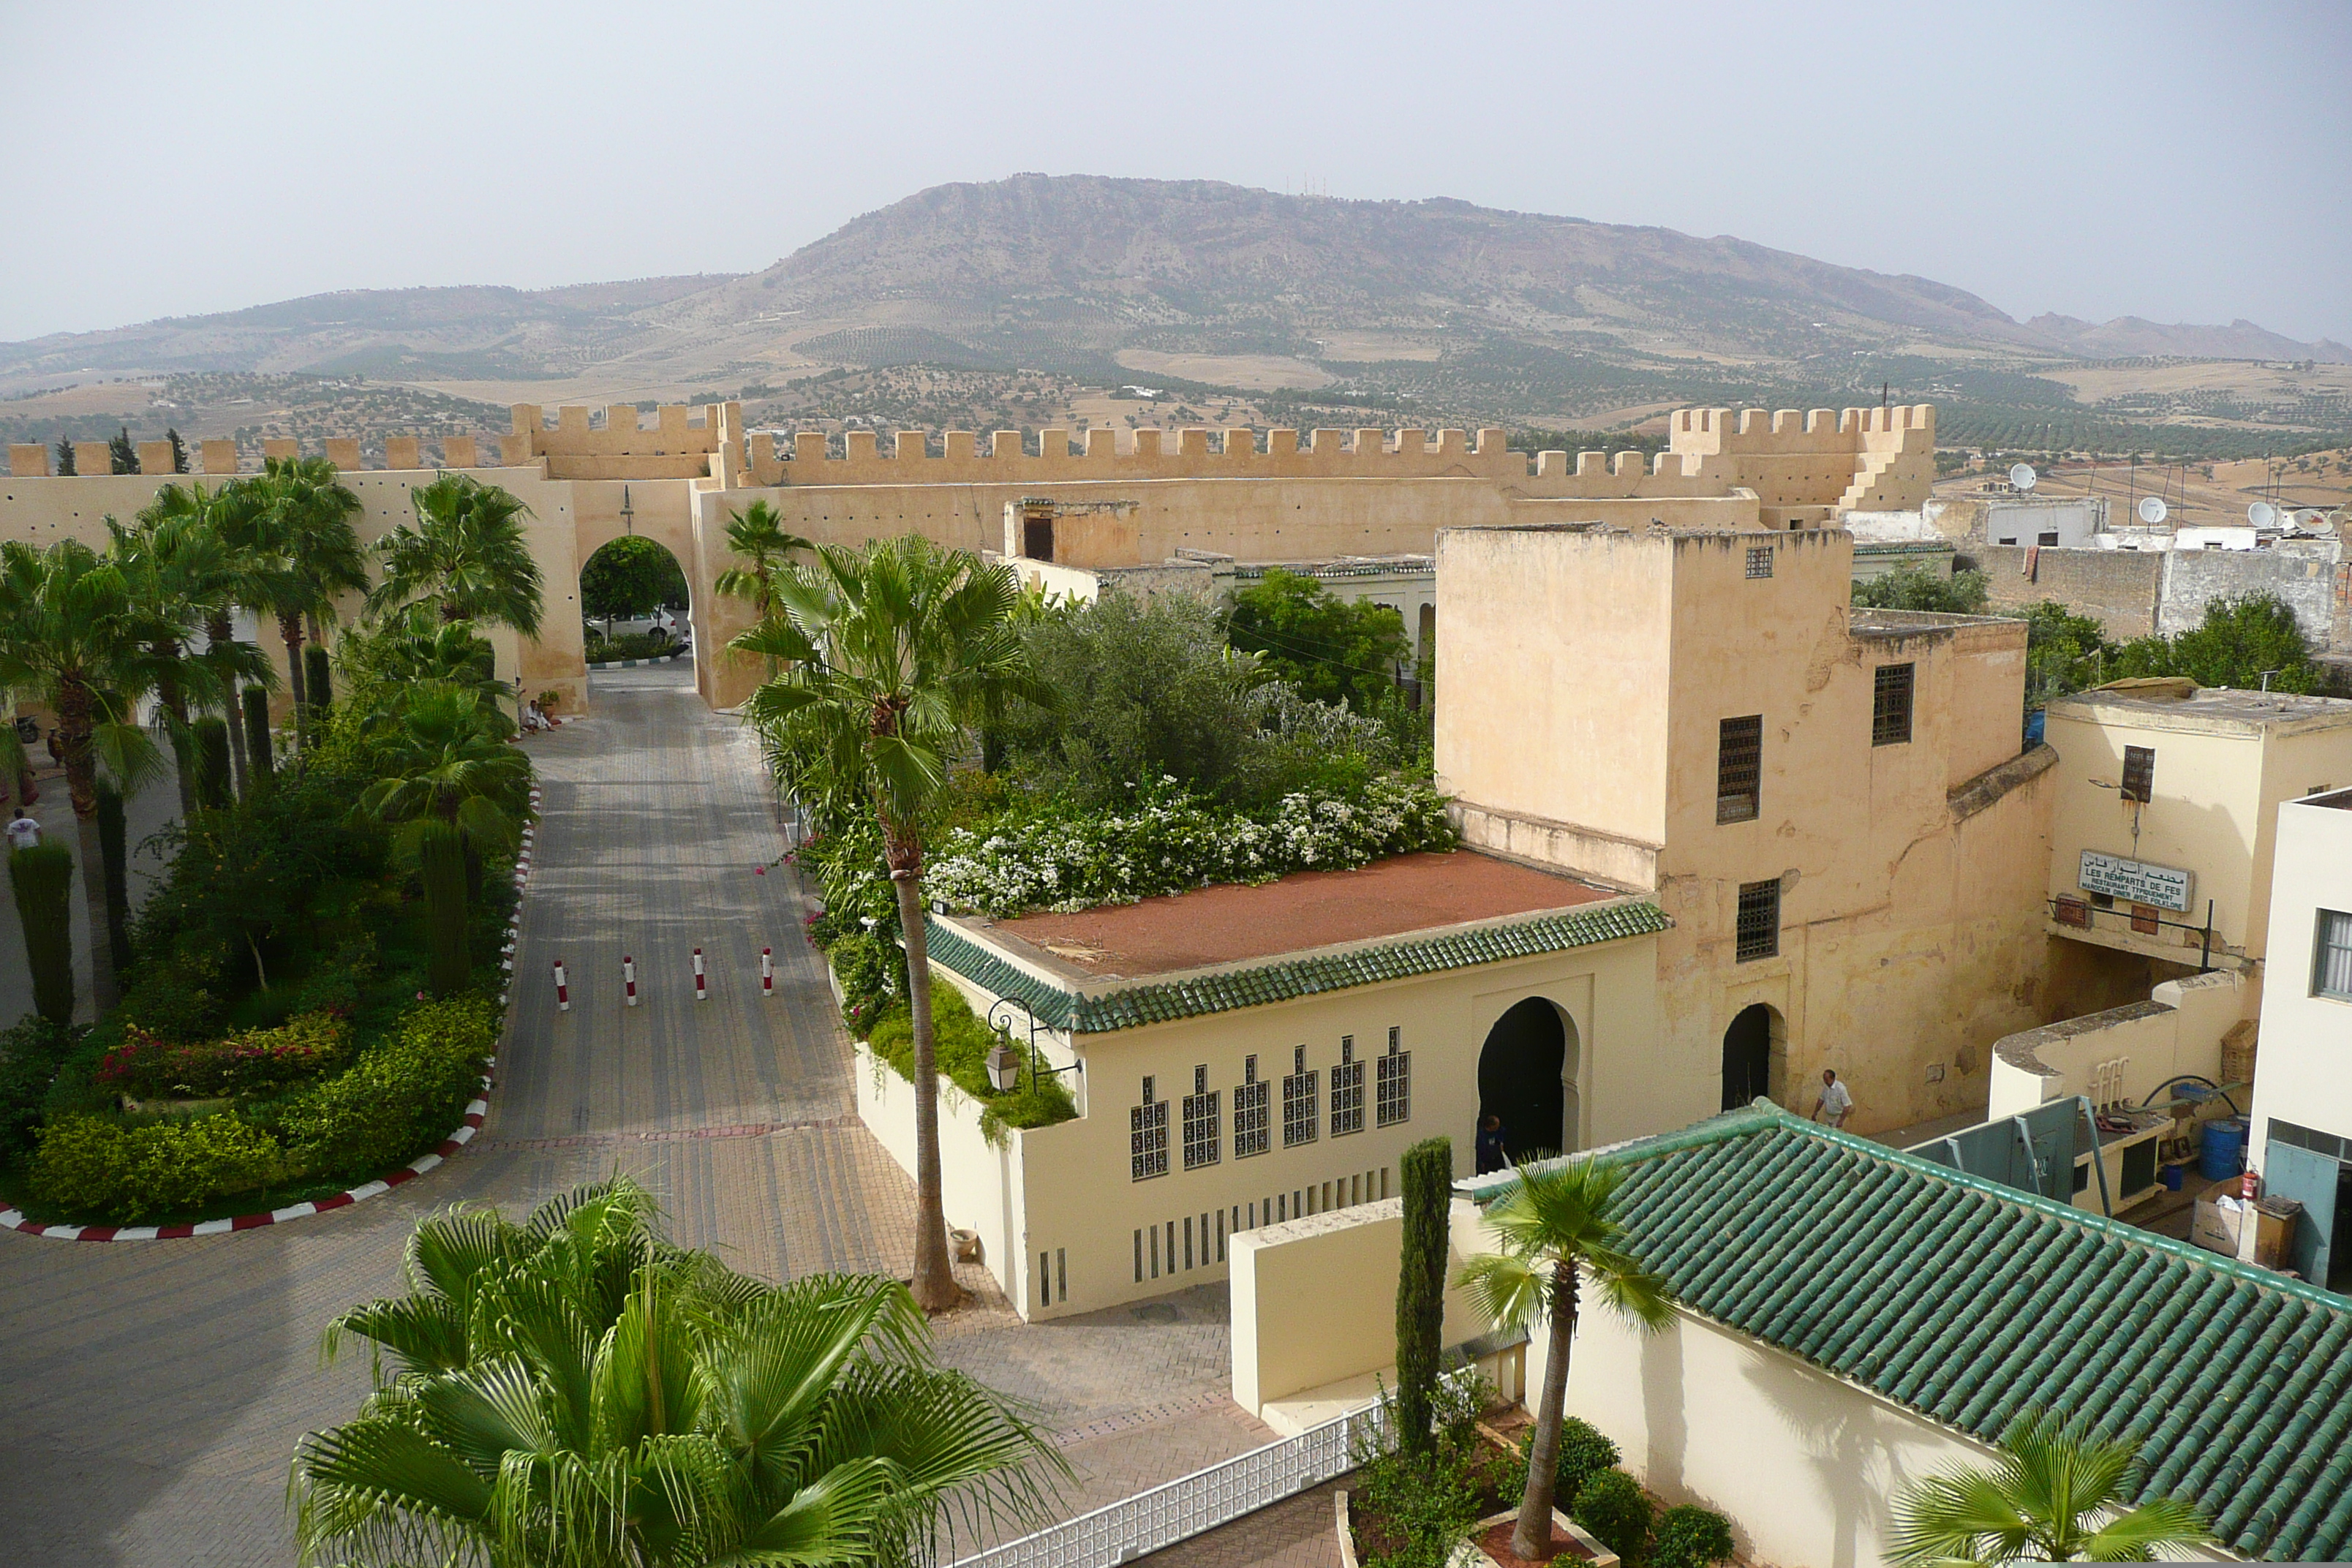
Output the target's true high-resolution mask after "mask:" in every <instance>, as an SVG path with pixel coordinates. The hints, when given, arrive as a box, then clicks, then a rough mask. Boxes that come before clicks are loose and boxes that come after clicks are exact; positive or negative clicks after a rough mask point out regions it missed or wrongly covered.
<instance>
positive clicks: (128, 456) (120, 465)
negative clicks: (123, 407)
mask: <svg viewBox="0 0 2352 1568" xmlns="http://www.w3.org/2000/svg"><path fill="white" fill-rule="evenodd" d="M106 456H107V458H108V460H109V461H110V462H111V463H112V464H113V465H114V471H115V472H116V473H118V474H135V473H137V472H138V471H139V448H138V447H134V446H132V445H131V426H128V425H125V426H122V427H121V429H119V430H117V431H116V432H115V433H114V436H113V437H112V439H110V440H109V441H108V442H107V443H106Z"/></svg>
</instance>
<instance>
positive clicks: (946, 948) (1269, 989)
mask: <svg viewBox="0 0 2352 1568" xmlns="http://www.w3.org/2000/svg"><path fill="white" fill-rule="evenodd" d="M1666 925H1667V921H1666V917H1665V914H1664V911H1662V910H1660V909H1659V908H1658V907H1657V906H1656V905H1655V904H1650V903H1633V902H1629V903H1614V904H1608V905H1604V906H1601V907H1597V908H1593V909H1585V910H1569V911H1567V912H1566V913H1563V914H1556V915H1542V916H1539V917H1538V918H1537V919H1534V920H1528V921H1512V922H1510V923H1508V924H1506V925H1494V926H1479V927H1475V928H1473V929H1471V930H1468V931H1450V932H1448V933H1446V934H1445V935H1443V936H1430V937H1416V938H1407V939H1406V940H1404V941H1402V942H1383V943H1381V944H1380V945H1378V946H1374V947H1362V948H1357V949H1354V950H1352V951H1350V952H1337V953H1328V954H1323V955H1320V956H1318V957H1312V958H1297V959H1290V960H1286V961H1285V962H1282V963H1266V964H1260V965H1258V966H1256V967H1255V968H1249V969H1229V970H1220V971H1218V972H1217V973H1213V974H1202V975H1197V976H1194V977H1192V978H1191V979H1187V980H1168V981H1144V982H1139V983H1138V984H1131V985H1123V986H1121V987H1120V988H1119V989H1118V990H1115V991H1110V992H1107V993H1103V994H1095V995H1086V994H1080V993H1078V992H1076V991H1072V990H1068V989H1066V988H1065V987H1063V986H1060V985H1057V984H1054V983H1053V982H1052V981H1049V980H1043V979H1040V978H1039V977H1037V976H1036V975H1034V974H1032V973H1030V972H1029V971H1027V970H1025V969H1022V968H1019V967H1017V966H1015V965H1013V964H1011V963H1006V962H1005V961H1004V960H1003V959H1002V958H999V957H998V956H997V955H996V954H994V953H993V952H990V951H989V950H988V949H987V948H986V947H984V946H982V944H980V943H978V942H973V941H971V939H969V938H968V937H966V936H964V935H963V934H962V933H961V931H956V930H954V929H953V928H951V927H949V926H946V925H943V924H941V923H940V921H936V920H929V919H926V920H925V921H924V922H923V926H924V931H925V937H926V941H927V942H928V943H929V950H930V955H931V957H932V959H933V960H934V961H936V962H937V963H940V964H942V965H944V966H945V967H947V968H949V969H952V970H954V971H955V972H956V973H958V974H961V975H962V976H963V977H964V978H965V979H966V980H969V981H971V983H972V984H975V985H978V986H981V987H982V989H984V990H987V991H990V992H992V993H994V994H997V995H999V996H1014V997H1018V998H1019V999H1020V1000H1021V1001H1022V1002H1023V1003H1024V1004H1026V1005H1028V1006H1029V1008H1030V1009H1031V1010H1032V1011H1033V1012H1034V1013H1035V1014H1036V1016H1037V1018H1038V1020H1039V1021H1040V1022H1042V1023H1044V1024H1046V1025H1049V1026H1052V1027H1054V1028H1056V1029H1076V1030H1079V1031H1081V1032H1083V1033H1087V1034H1106V1033H1108V1032H1109V1031H1111V1030H1114V1029H1133V1028H1138V1027H1140V1026H1143V1025H1146V1024H1165V1023H1169V1022H1171V1021H1172V1020H1174V1019H1178V1018H1192V1017H1198V1016H1201V1015H1202V1014H1205V1013H1224V1012H1230V1011H1232V1010H1233V1009H1234V1008H1236V1007H1255V1006H1261V1005H1265V1004H1266V1003H1269V1002H1286V1001H1289V1000H1291V999H1292V998H1293V997H1297V996H1313V995H1317V994H1320V993H1322V992H1326V991H1344V990H1346V989H1348V988H1349V987H1350V986H1354V985H1372V984H1379V983H1380V982H1381V981H1384V980H1401V979H1403V978H1405V977H1406V976H1408V975H1413V974H1431V973H1437V972H1439V971H1442V970H1447V969H1464V968H1467V967H1469V966H1470V965H1472V964H1476V963H1499V962H1500V961H1502V960H1504V959H1507V958H1528V957H1532V956H1534V955H1536V954H1538V953H1545V952H1566V951H1567V950H1569V949H1570V948H1575V947H1590V946H1591V945H1593V944H1594V943H1596V942H1615V941H1618V940H1619V939H1620V938H1622V937H1629V936H1648V935H1651V934H1653V933H1654V932H1657V931H1664V930H1665V929H1666Z"/></svg>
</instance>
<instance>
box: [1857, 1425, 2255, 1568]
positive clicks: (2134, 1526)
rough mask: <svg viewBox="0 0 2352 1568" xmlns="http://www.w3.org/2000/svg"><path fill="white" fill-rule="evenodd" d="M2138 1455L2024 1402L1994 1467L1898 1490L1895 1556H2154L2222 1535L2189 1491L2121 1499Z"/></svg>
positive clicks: (2034, 1559) (2015, 1559) (2000, 1559)
mask: <svg viewBox="0 0 2352 1568" xmlns="http://www.w3.org/2000/svg"><path fill="white" fill-rule="evenodd" d="M2138 1462H2139V1446H2138V1445H2137V1444H2136V1443H2127V1442H2126V1443H2108V1442H2100V1441H2098V1440H2097V1439H2095V1438H2093V1437H2090V1436H2087V1435H2086V1434H2085V1433H2084V1432H2083V1431H2082V1430H2081V1429H2080V1428H2079V1427H2073V1428H2070V1427H2068V1426H2065V1425H2064V1424H2063V1423H2062V1422H2061V1421H2060V1420H2059V1418H2058V1416H2057V1415H2055V1414H2043V1413H2042V1412H2040V1411H2037V1410H2032V1409H2026V1410H2023V1411H2021V1412H2019V1413H2018V1415H2017V1416H2016V1418H2015V1419H2013V1420H2012V1421H2011V1422H2010V1424H2009V1430H2008V1431H2006V1432H2004V1433H2002V1434H2001V1439H2000V1459H1999V1460H1998V1461H1997V1462H1995V1463H1994V1464H1993V1465H1992V1466H1991V1467H1990V1468H1986V1469H1967V1470H1955V1471H1952V1472H1949V1473H1948V1474H1946V1475H1941V1476H1929V1477H1928V1478H1927V1479H1925V1480H1920V1481H1914V1482H1912V1483H1911V1484H1910V1485H1909V1486H1907V1487H1906V1488H1905V1489H1903V1491H1902V1492H1901V1493H1900V1494H1899V1495H1898V1496H1897V1497H1896V1499H1895V1543H1894V1544H1895V1561H1897V1562H1899V1563H2147V1562H2150V1561H2153V1560H2154V1557H2155V1554H2156V1552H2158V1550H2159V1549H2165V1548H2176V1549H2177V1548H2196V1547H2210V1546H2215V1545H2219V1544H2220V1542H2217V1541H2216V1540H2215V1539H2214V1537H2213V1535H2212V1532H2211V1531H2209V1530H2208V1529H2207V1528H2206V1526H2205V1518H2204V1515H2203V1514H2202V1513H2200V1511H2199V1510H2198V1508H2197V1505H2196V1504H2195V1503H2192V1502H2190V1501H2189V1500H2187V1499H2186V1498H2174V1497H2166V1498H2156V1499H2153V1500H2150V1501H2147V1502H2144V1503H2142V1504H2140V1505H2139V1506H2138V1507H2137V1508H2134V1509H2126V1508H2125V1507H2124V1503H2125V1500H2126V1483H2127V1482H2129V1481H2130V1480H2131V1479H2132V1477H2133V1472H2134V1470H2135V1469H2136V1468H2137V1466H2138Z"/></svg>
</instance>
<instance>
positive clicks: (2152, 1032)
mask: <svg viewBox="0 0 2352 1568" xmlns="http://www.w3.org/2000/svg"><path fill="white" fill-rule="evenodd" d="M2148 1000H2149V1002H2152V1003H2154V1004H2156V1005H2157V1007H2158V1008H2160V1009H2162V1011H2151V1010H2149V1009H2148V1008H2147V1007H2146V1006H2144V1005H2143V1006H2139V1007H2118V1008H2114V1009H2112V1010H2111V1011H2110V1012H2109V1013H2106V1014H2098V1013H2095V1014H2092V1015H2090V1016H2089V1017H2088V1018H2083V1019H2070V1020H2068V1021H2067V1022H2066V1023H2064V1024H2054V1025H2052V1026H2048V1027H2046V1028H2041V1029H2027V1030H2025V1031H2023V1032H2022V1033H2021V1034H2015V1035H2011V1036H2010V1037H2007V1038H2006V1039H2003V1040H2001V1041H2000V1043H1999V1044H1997V1045H1995V1046H1994V1047H1993V1059H1992V1084H1991V1099H1990V1103H1989V1104H1988V1105H1987V1107H1986V1109H1985V1117H1986V1120H1988V1121H1991V1120H1994V1119H1997V1118H1999V1117H2003V1116H2016V1115H2019V1114H2021V1113H2022V1112H2024V1111H2028V1110H2032V1109H2033V1108H2034V1107H2036V1106H2038V1105H2042V1104H2044V1103H2046V1102H2048V1101H2050V1100H2059V1099H2063V1098H2065V1097H2067V1096H2071V1095H2077V1094H2084V1095H2091V1096H2093V1098H2095V1099H2096V1098H2100V1097H2102V1096H2103V1095H2106V1094H2110V1093H2112V1092H2114V1091H2113V1090H2111V1089H2104V1088H2101V1087H2099V1086H2098V1085H2097V1084H2096V1083H2095V1069H2096V1068H2099V1067H2101V1066H2102V1065H2103V1064H2105V1063H2108V1062H2112V1061H2117V1060H2120V1061H2121V1062H2122V1063H2123V1070H2122V1073H2121V1086H2122V1087H2121V1092H2122V1096H2123V1098H2125V1099H2126V1100H2130V1101H2131V1102H2132V1103H2133V1104H2135V1105H2137V1104H2138V1103H2139V1102H2140V1101H2141V1100H2145V1099H2147V1096H2148V1095H2150V1094H2151V1093H2153V1092H2155V1090H2156V1089H2158V1087H2159V1086H2160V1085H2162V1084H2164V1083H2166V1082H2167V1081H2168V1080H2170V1079H2174V1078H2177V1077H2179V1076H2180V1075H2182V1074H2184V1073H2196V1074H2199V1075H2200V1076H2201V1077H2205V1078H2210V1079H2215V1080H2217V1081H2218V1080H2219V1079H2220V1078H2221V1037H2222V1036H2223V1035H2224V1034H2226V1033H2228V1032H2229V1029H2230V1027H2231V1026H2232V1025H2234V1024H2236V1023H2237V1022H2238V1021H2239V1020H2240V1019H2241V1018H2243V1017H2245V1016H2249V1014H2250V1012H2251V1011H2252V1006H2253V1005H2254V1004H2255V1003H2256V1001H2257V1000H2258V998H2257V996H2256V994H2255V992H2254V988H2253V986H2252V984H2250V983H2249V982H2248V981H2247V980H2246V979H2245V977H2244V976H2243V975H2241V974H2239V973H2236V972H2235V971H2231V970H2215V971H2214V972H2213V973H2210V974H2197V975H2191V976H2189V977H2188V978H2186V979H2183V980H2168V981H2166V982H2165V983H2164V984H2161V985H2158V986H2157V987H2156V988H2155V989H2154V990H2152V991H2150V992H2149V993H2148ZM2094 1020H2097V1021H2100V1023H2101V1024H2102V1026H2098V1027H2083V1026H2084V1025H2086V1024H2089V1023H2091V1022H2093V1021H2094ZM2035 1063H2038V1064H2039V1065H2040V1067H2041V1068H2042V1069H2043V1070H2042V1071H2038V1072H2037V1071H2035V1070H2034V1068H2033V1064H2035Z"/></svg>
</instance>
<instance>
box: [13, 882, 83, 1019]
mask: <svg viewBox="0 0 2352 1568" xmlns="http://www.w3.org/2000/svg"><path fill="white" fill-rule="evenodd" d="M8 885H9V888H10V889H11V890H12V891H14V893H15V894H16V923H17V924H18V925H19V926H21V927H22V928H23V929H24V932H25V961H26V963H27V964H28V965H30V966H31V968H32V971H33V1010H34V1011H35V1012H37V1013H38V1014H40V1016H42V1017H44V1018H47V1020H48V1021H49V1022H50V1023H52V1024H70V1023H72V1022H73V1010H74V983H73V851H72V850H70V849H68V848H67V847H65V846H64V845H62V844H36V845H35V846H33V847H31V848H30V849H18V850H16V851H14V852H12V853H11V854H10V855H9V857H8Z"/></svg>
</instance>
